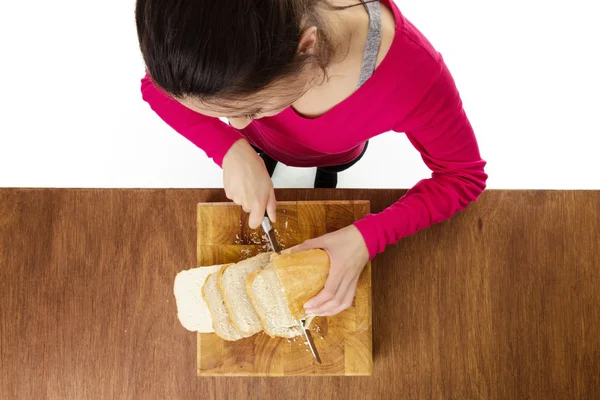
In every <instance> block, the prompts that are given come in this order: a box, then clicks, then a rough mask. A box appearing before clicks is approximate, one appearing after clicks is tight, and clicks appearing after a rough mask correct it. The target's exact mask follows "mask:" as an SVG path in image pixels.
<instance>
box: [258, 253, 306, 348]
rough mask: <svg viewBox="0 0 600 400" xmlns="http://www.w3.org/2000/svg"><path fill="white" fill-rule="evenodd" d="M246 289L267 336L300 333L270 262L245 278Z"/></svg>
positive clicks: (291, 335)
mask: <svg viewBox="0 0 600 400" xmlns="http://www.w3.org/2000/svg"><path fill="white" fill-rule="evenodd" d="M246 291H247V293H248V296H249V297H250V299H251V300H252V303H253V304H254V308H255V309H256V312H257V313H258V316H259V317H260V320H261V323H262V327H263V330H264V331H265V333H267V334H268V335H269V336H272V337H275V336H280V337H286V338H290V337H295V336H298V335H302V331H301V330H300V327H299V326H298V324H297V322H296V320H295V319H294V318H293V317H292V314H290V310H289V308H288V306H287V301H286V298H285V293H284V292H283V286H281V282H279V278H277V273H276V272H275V267H274V266H273V264H272V263H270V264H269V265H267V266H266V267H265V268H264V269H263V270H256V271H254V272H252V273H250V275H248V278H247V279H246Z"/></svg>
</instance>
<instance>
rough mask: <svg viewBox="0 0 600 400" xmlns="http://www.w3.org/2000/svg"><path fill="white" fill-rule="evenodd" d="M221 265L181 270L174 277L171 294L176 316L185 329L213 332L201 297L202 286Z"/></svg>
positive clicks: (208, 314)
mask: <svg viewBox="0 0 600 400" xmlns="http://www.w3.org/2000/svg"><path fill="white" fill-rule="evenodd" d="M221 267H223V265H212V266H209V267H198V268H192V269H188V270H184V271H181V272H179V273H178V274H177V276H176V277H175V283H174V285H173V294H174V295H175V303H176V304H177V318H179V322H181V325H183V327H184V328H185V329H187V330H190V331H197V332H205V333H208V332H214V331H215V330H214V329H213V326H212V317H211V315H210V310H209V309H208V306H207V305H206V301H204V299H203V298H202V286H203V285H204V283H205V282H206V278H208V276H209V275H210V274H212V273H214V272H217V271H219V270H220V269H221Z"/></svg>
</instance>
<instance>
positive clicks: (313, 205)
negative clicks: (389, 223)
mask: <svg viewBox="0 0 600 400" xmlns="http://www.w3.org/2000/svg"><path fill="white" fill-rule="evenodd" d="M369 210H370V207H369V202H368V201H324V202H323V201H319V202H279V203H277V222H276V223H275V224H274V228H275V234H276V236H277V239H278V241H279V243H280V244H281V246H282V248H288V247H291V246H294V245H296V244H299V243H301V242H303V241H304V240H306V239H310V238H313V237H317V236H320V235H323V234H325V233H328V232H333V231H335V230H338V229H340V228H343V227H345V226H348V225H350V224H352V223H353V222H354V221H356V220H358V219H360V218H362V217H364V216H365V215H367V214H368V213H369ZM197 230H198V242H197V243H198V266H205V265H215V264H224V263H231V262H236V261H239V260H242V259H245V258H248V257H251V256H253V255H255V254H257V253H259V252H264V251H269V245H268V242H267V238H266V236H265V235H264V234H263V232H262V230H260V229H259V230H251V229H250V228H248V215H247V214H246V213H245V212H243V210H242V209H241V207H239V206H236V205H234V204H232V203H199V204H198V213H197ZM311 331H312V335H313V338H314V340H315V344H316V346H317V349H318V351H319V354H320V356H321V359H322V361H323V364H321V365H319V364H318V363H317V362H316V361H315V360H314V359H313V356H312V354H311V353H310V351H309V349H308V347H307V345H306V344H305V343H304V340H302V338H297V339H295V340H294V339H291V340H290V339H283V338H276V339H273V338H271V337H269V336H268V335H266V334H264V333H262V332H261V333H258V334H256V335H254V336H252V337H250V338H247V339H242V340H239V341H236V342H228V341H225V340H222V339H221V338H219V337H218V336H217V335H216V334H214V333H198V342H197V353H198V354H197V356H198V367H197V374H198V375H199V376H200V375H201V376H207V375H241V376H294V375H371V371H372V366H373V357H372V325H371V263H369V264H368V265H367V266H366V267H365V269H364V270H363V272H362V275H361V276H360V279H359V281H358V287H357V290H356V298H355V300H354V303H353V305H352V307H350V308H349V309H347V310H345V311H343V312H342V313H340V314H338V315H336V316H334V317H327V318H325V317H319V318H316V319H315V321H314V322H313V324H312V326H311Z"/></svg>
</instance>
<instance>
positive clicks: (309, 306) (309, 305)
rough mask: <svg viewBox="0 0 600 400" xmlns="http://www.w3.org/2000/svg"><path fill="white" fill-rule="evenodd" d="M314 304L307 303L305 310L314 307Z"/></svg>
mask: <svg viewBox="0 0 600 400" xmlns="http://www.w3.org/2000/svg"><path fill="white" fill-rule="evenodd" d="M312 305H313V304H312V303H306V304H305V305H304V309H305V310H308V309H309V308H312Z"/></svg>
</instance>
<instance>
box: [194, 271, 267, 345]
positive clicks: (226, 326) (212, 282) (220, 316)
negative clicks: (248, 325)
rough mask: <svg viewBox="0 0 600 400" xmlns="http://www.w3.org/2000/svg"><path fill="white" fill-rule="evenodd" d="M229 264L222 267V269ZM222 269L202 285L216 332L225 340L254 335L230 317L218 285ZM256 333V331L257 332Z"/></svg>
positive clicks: (203, 295)
mask: <svg viewBox="0 0 600 400" xmlns="http://www.w3.org/2000/svg"><path fill="white" fill-rule="evenodd" d="M225 267H227V266H223V267H221V270H223V268H225ZM219 273H220V271H217V272H214V273H212V274H210V275H209V276H208V277H207V278H206V281H205V282H204V285H202V297H203V298H204V301H205V302H206V304H207V305H208V309H209V311H210V314H211V317H212V324H213V329H214V331H215V333H216V334H217V335H218V336H219V337H221V338H223V339H225V340H239V339H243V338H245V337H249V336H252V334H250V333H245V332H240V331H238V330H237V329H236V328H235V327H234V326H233V325H232V324H231V320H230V319H229V313H228V312H227V307H226V306H225V302H224V301H223V296H222V295H221V291H220V290H219V286H218V276H219ZM255 333H256V332H255Z"/></svg>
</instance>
